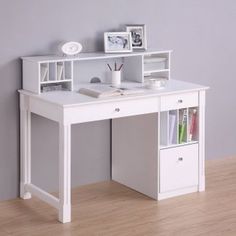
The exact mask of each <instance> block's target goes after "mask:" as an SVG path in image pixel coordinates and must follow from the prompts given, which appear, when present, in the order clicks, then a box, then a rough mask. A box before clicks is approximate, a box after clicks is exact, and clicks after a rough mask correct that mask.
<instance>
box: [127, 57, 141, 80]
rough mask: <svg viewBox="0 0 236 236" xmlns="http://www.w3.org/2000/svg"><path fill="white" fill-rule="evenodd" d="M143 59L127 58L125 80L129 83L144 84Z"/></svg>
mask: <svg viewBox="0 0 236 236" xmlns="http://www.w3.org/2000/svg"><path fill="white" fill-rule="evenodd" d="M142 64H143V57H142V56H135V57H125V58H124V67H123V75H124V79H125V80H128V81H135V82H139V83H142V82H143V66H142Z"/></svg>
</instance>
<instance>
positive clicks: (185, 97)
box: [161, 92, 198, 111]
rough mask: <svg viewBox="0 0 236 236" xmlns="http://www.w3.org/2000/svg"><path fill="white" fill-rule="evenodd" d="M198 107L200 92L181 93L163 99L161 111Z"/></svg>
mask: <svg viewBox="0 0 236 236" xmlns="http://www.w3.org/2000/svg"><path fill="white" fill-rule="evenodd" d="M195 106H198V92H192V93H180V94H175V95H171V96H170V95H168V96H162V97H161V111H168V110H175V109H181V108H186V107H195Z"/></svg>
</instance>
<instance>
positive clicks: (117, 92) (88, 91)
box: [78, 84, 144, 98]
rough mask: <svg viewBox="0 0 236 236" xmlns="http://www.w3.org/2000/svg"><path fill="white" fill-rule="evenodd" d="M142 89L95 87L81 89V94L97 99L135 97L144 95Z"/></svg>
mask: <svg viewBox="0 0 236 236" xmlns="http://www.w3.org/2000/svg"><path fill="white" fill-rule="evenodd" d="M143 91H144V90H142V89H131V88H125V87H123V88H121V87H120V88H115V87H111V86H109V85H101V84H100V85H94V86H89V87H85V88H81V89H79V91H78V92H79V93H81V94H84V95H87V96H90V97H95V98H106V97H115V96H121V95H134V94H140V93H143Z"/></svg>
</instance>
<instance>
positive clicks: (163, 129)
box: [160, 111, 169, 146]
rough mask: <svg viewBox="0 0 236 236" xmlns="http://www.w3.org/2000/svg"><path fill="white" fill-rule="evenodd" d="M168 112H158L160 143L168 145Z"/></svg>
mask: <svg viewBox="0 0 236 236" xmlns="http://www.w3.org/2000/svg"><path fill="white" fill-rule="evenodd" d="M168 134H169V112H168V111H165V112H160V145H162V146H167V145H169V135H168Z"/></svg>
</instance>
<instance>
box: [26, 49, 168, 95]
mask: <svg viewBox="0 0 236 236" xmlns="http://www.w3.org/2000/svg"><path fill="white" fill-rule="evenodd" d="M170 54H171V51H152V52H150V51H144V52H133V53H120V54H104V53H81V54H79V55H78V56H76V57H60V56H38V57H24V58H23V75H24V83H23V88H24V89H25V90H28V91H31V92H34V93H37V94H40V93H41V92H42V91H43V90H44V92H45V91H52V90H57V89H59V88H62V89H70V90H78V89H79V88H80V87H81V86H84V84H86V83H87V84H88V83H90V82H91V79H93V78H94V77H96V78H99V79H100V80H101V82H102V83H111V71H110V69H109V67H108V65H107V64H109V65H110V66H111V68H112V69H114V65H115V63H116V64H117V70H118V69H119V68H120V66H121V65H122V69H121V82H123V83H124V82H136V83H144V82H145V80H148V79H150V78H160V79H167V80H169V79H170ZM56 85H58V86H56ZM49 87H51V88H52V89H51V90H50V88H49Z"/></svg>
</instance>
